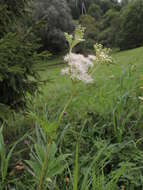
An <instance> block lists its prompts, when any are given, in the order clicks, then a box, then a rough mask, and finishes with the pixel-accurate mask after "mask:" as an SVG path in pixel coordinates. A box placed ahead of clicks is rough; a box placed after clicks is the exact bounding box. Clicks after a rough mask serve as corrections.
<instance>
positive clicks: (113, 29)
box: [98, 9, 120, 48]
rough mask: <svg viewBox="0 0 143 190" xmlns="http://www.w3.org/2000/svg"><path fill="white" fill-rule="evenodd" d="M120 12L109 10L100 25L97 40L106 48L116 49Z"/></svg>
mask: <svg viewBox="0 0 143 190" xmlns="http://www.w3.org/2000/svg"><path fill="white" fill-rule="evenodd" d="M119 23H120V12H119V11H116V10H113V9H110V10H109V11H107V12H106V13H105V14H104V16H103V18H102V21H101V23H100V27H99V28H100V29H99V31H100V32H99V35H98V40H99V41H100V42H101V43H102V44H103V45H105V46H107V47H112V48H113V47H117V40H118V38H119V35H118V34H119Z"/></svg>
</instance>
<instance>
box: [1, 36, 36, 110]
mask: <svg viewBox="0 0 143 190" xmlns="http://www.w3.org/2000/svg"><path fill="white" fill-rule="evenodd" d="M37 47H38V46H37V44H36V43H33V42H30V41H27V40H26V38H23V37H21V35H19V34H16V33H8V34H6V35H5V36H4V37H3V38H2V39H1V40H0V89H1V90H0V105H1V106H2V105H3V106H4V105H5V106H9V107H10V108H12V109H18V108H24V107H25V106H26V100H27V94H32V95H33V94H34V93H35V91H36V90H37V87H38V72H37V70H36V67H35V65H36V63H37V61H38V56H39V55H38V54H37V53H35V50H36V48H37Z"/></svg>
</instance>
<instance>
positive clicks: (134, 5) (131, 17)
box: [118, 0, 143, 50]
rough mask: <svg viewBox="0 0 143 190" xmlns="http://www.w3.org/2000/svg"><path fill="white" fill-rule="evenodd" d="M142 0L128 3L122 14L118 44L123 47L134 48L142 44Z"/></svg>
mask: <svg viewBox="0 0 143 190" xmlns="http://www.w3.org/2000/svg"><path fill="white" fill-rule="evenodd" d="M142 20H143V0H135V1H132V2H131V3H129V4H128V6H127V7H126V8H125V10H124V12H123V14H122V22H121V32H120V35H119V36H118V38H119V46H120V48H121V49H122V50H123V49H129V48H136V47H139V46H141V45H142V44H143V35H142V34H143V22H142Z"/></svg>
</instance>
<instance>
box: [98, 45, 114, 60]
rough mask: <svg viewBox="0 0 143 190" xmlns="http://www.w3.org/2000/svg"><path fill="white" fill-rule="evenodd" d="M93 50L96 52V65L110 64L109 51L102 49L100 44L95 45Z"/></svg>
mask: <svg viewBox="0 0 143 190" xmlns="http://www.w3.org/2000/svg"><path fill="white" fill-rule="evenodd" d="M94 49H95V51H96V63H112V62H113V60H112V57H111V56H110V55H109V53H110V51H111V50H110V49H109V48H103V45H101V44H95V45H94Z"/></svg>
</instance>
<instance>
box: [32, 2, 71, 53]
mask: <svg viewBox="0 0 143 190" xmlns="http://www.w3.org/2000/svg"><path fill="white" fill-rule="evenodd" d="M34 19H35V20H36V21H40V20H41V19H42V20H43V21H44V25H43V27H42V28H41V29H40V31H37V35H39V37H41V39H42V45H43V49H48V50H50V51H53V52H59V51H63V50H64V49H65V47H66V41H65V38H64V32H71V31H72V30H73V24H72V17H71V14H70V9H69V7H68V5H67V3H66V1H65V0H60V1H59V0H52V1H51V0H47V1H44V0H42V1H38V0H37V1H36V3H35V5H34Z"/></svg>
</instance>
